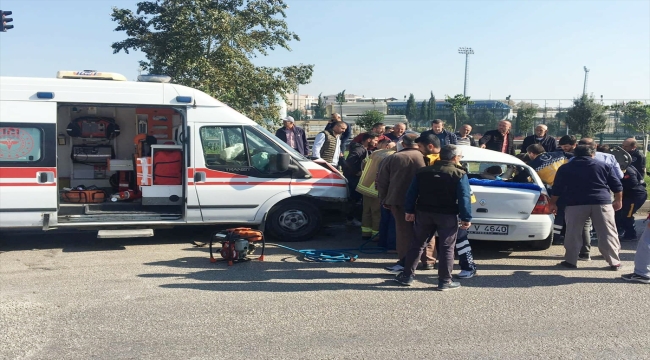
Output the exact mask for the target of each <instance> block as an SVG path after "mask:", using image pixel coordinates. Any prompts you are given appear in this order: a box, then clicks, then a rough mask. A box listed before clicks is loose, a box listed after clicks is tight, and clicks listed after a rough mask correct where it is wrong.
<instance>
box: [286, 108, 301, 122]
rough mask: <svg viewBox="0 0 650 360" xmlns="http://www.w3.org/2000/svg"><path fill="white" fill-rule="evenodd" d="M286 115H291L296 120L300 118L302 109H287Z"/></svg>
mask: <svg viewBox="0 0 650 360" xmlns="http://www.w3.org/2000/svg"><path fill="white" fill-rule="evenodd" d="M287 115H289V116H291V117H292V118H293V119H294V120H296V121H298V120H302V111H300V109H295V110H291V111H287Z"/></svg>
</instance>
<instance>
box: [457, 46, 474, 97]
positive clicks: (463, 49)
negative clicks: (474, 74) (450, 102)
mask: <svg viewBox="0 0 650 360" xmlns="http://www.w3.org/2000/svg"><path fill="white" fill-rule="evenodd" d="M458 53H459V54H465V85H464V86H463V96H467V73H468V71H469V56H470V55H472V54H474V50H473V49H472V48H470V47H459V48H458Z"/></svg>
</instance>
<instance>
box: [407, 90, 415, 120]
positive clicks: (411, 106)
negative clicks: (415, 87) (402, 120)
mask: <svg viewBox="0 0 650 360" xmlns="http://www.w3.org/2000/svg"><path fill="white" fill-rule="evenodd" d="M405 115H406V118H407V119H408V121H409V122H413V121H416V120H417V117H418V106H417V104H416V103H415V96H413V94H412V93H411V95H409V99H408V100H407V101H406V114H405Z"/></svg>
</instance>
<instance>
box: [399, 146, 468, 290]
mask: <svg viewBox="0 0 650 360" xmlns="http://www.w3.org/2000/svg"><path fill="white" fill-rule="evenodd" d="M461 157H462V153H461V148H460V147H459V146H456V145H447V146H445V147H443V148H442V150H441V151H440V159H439V160H437V161H436V162H434V163H433V165H432V166H427V167H425V168H422V169H420V170H418V171H417V173H416V174H415V178H414V179H413V181H412V182H411V186H410V187H409V190H408V192H407V194H406V203H405V206H404V207H405V212H406V216H405V220H406V221H415V223H414V225H413V229H414V232H415V237H414V238H413V240H412V241H411V247H410V249H409V251H408V253H407V254H406V261H405V266H404V271H403V272H401V273H400V274H398V275H397V276H396V277H395V281H397V282H398V283H400V284H402V285H406V286H409V285H411V283H412V282H413V277H414V273H415V270H416V268H417V265H418V260H419V259H420V257H421V256H422V251H424V249H425V247H426V246H427V244H428V242H429V241H430V239H431V235H433V234H434V233H435V232H437V233H438V236H439V242H438V244H437V245H438V246H437V248H438V288H437V290H439V291H446V290H452V289H457V288H459V287H460V283H458V282H454V281H452V280H451V272H452V270H453V267H454V248H455V246H456V236H457V233H458V218H459V215H460V220H461V221H460V222H461V225H460V227H461V229H469V227H470V225H471V221H472V213H471V211H472V207H471V206H472V205H471V191H470V187H469V180H468V179H467V173H466V172H465V169H463V167H462V166H461V165H460V159H461Z"/></svg>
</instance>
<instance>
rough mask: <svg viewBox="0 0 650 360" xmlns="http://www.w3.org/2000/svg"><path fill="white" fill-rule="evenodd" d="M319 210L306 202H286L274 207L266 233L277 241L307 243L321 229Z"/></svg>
mask: <svg viewBox="0 0 650 360" xmlns="http://www.w3.org/2000/svg"><path fill="white" fill-rule="evenodd" d="M321 222H322V219H321V214H320V211H319V210H318V208H316V207H315V206H314V205H312V204H310V203H308V202H307V201H304V200H297V199H290V200H285V201H283V202H281V203H279V204H277V205H275V206H274V207H273V209H271V211H270V212H269V216H268V217H267V219H266V231H267V232H268V234H269V235H271V236H272V237H273V238H275V239H276V240H277V241H305V240H309V239H311V238H312V237H314V236H315V235H316V233H318V231H319V230H320V227H321Z"/></svg>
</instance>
